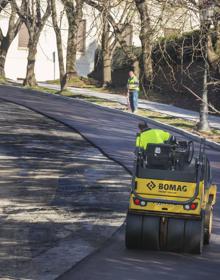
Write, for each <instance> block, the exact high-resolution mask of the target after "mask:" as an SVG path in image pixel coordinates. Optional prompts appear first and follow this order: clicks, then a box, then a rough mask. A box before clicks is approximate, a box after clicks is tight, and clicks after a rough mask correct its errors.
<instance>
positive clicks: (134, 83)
mask: <svg viewBox="0 0 220 280" xmlns="http://www.w3.org/2000/svg"><path fill="white" fill-rule="evenodd" d="M128 90H129V91H132V90H137V91H139V81H138V78H137V77H135V76H134V77H132V78H129V79H128Z"/></svg>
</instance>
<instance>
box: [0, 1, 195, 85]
mask: <svg viewBox="0 0 220 280" xmlns="http://www.w3.org/2000/svg"><path fill="white" fill-rule="evenodd" d="M57 3H59V2H57ZM61 7H62V6H60V11H59V12H58V15H59V14H60V12H61ZM58 8H59V7H58ZM155 9H157V10H155ZM151 13H152V14H154V15H157V14H160V10H158V8H155V7H153V6H152V8H151ZM171 14H173V12H172V13H171ZM97 15H98V14H97V12H96V11H95V10H94V9H92V8H91V7H88V6H86V7H85V9H84V19H85V20H86V48H85V52H83V53H80V52H78V53H77V61H76V69H77V72H78V74H79V75H80V76H87V75H88V73H90V72H91V71H92V70H93V68H94V57H95V51H96V49H97V47H98V45H99V41H100V40H99V39H100V28H99V27H100V18H99V16H97ZM170 17H171V15H169V16H168V18H170ZM178 21H179V19H178V16H175V17H173V19H172V20H169V21H168V23H169V25H170V26H171V27H173V26H175V22H178ZM152 22H153V17H152ZM168 23H164V25H166V24H168ZM179 24H180V23H179ZM7 25H8V17H7V15H2V14H1V15H0V26H1V27H2V29H3V31H5V32H6V30H7ZM139 26H140V24H139V19H138V17H135V18H134V22H133V32H134V33H133V36H132V44H133V45H135V46H140V40H139ZM176 26H177V25H176ZM159 28H160V29H161V35H162V33H163V32H162V29H163V26H160V27H159ZM187 28H190V27H187ZM185 29H186V28H184V31H185ZM158 34H160V33H158ZM62 39H63V47H64V58H65V56H66V42H67V22H66V20H65V18H64V17H63V20H62ZM53 52H55V57H56V60H55V70H54V62H53ZM27 55H28V50H27V49H24V48H23V49H21V48H19V47H18V36H17V37H16V38H15V40H14V41H13V42H12V44H11V47H10V49H9V52H8V55H7V58H6V67H5V72H6V77H8V78H10V79H13V80H17V79H24V78H25V74H26V65H27ZM35 74H36V79H37V80H38V81H45V80H53V79H58V78H59V67H58V59H57V50H56V38H55V33H54V30H53V28H52V20H51V18H50V19H49V20H48V22H47V24H46V26H45V28H44V30H43V32H42V34H41V37H40V40H39V44H38V52H37V56H36V67H35Z"/></svg>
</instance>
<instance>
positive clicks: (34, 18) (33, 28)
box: [11, 0, 51, 86]
mask: <svg viewBox="0 0 220 280" xmlns="http://www.w3.org/2000/svg"><path fill="white" fill-rule="evenodd" d="M11 1H12V4H13V6H14V9H16V11H17V13H18V15H19V17H20V18H21V20H22V21H23V22H24V23H25V25H26V27H27V29H28V34H29V42H28V58H27V72H26V78H25V80H24V85H25V86H35V85H36V84H37V82H36V78H35V72H34V68H35V62H36V54H37V45H38V42H39V38H40V35H41V32H42V30H43V28H44V26H45V24H46V21H47V20H48V18H49V16H50V13H51V5H50V4H51V3H50V1H47V4H46V7H45V9H44V6H43V4H45V2H44V1H42V0H26V1H25V5H24V8H22V9H21V8H19V7H18V4H17V1H16V0H11Z"/></svg>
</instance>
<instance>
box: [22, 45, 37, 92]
mask: <svg viewBox="0 0 220 280" xmlns="http://www.w3.org/2000/svg"><path fill="white" fill-rule="evenodd" d="M36 54H37V44H36V42H35V44H30V43H29V50H28V59H27V60H28V62H27V73H26V78H25V80H24V86H30V87H33V86H36V85H37V81H36V78H35V72H34V68H35V62H36Z"/></svg>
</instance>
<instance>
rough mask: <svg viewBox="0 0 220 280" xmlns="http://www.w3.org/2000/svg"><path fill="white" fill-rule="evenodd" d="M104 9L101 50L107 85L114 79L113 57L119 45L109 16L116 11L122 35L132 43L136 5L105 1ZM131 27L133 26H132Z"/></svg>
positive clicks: (104, 84) (104, 83) (104, 77)
mask: <svg viewBox="0 0 220 280" xmlns="http://www.w3.org/2000/svg"><path fill="white" fill-rule="evenodd" d="M103 7H104V10H103V12H102V13H101V18H102V20H101V29H102V32H101V33H102V35H101V50H102V61H103V69H102V72H103V75H102V76H103V86H104V87H106V86H108V85H109V84H111V81H112V75H111V72H112V57H113V54H114V51H115V48H116V47H117V46H119V44H118V40H117V37H116V36H115V32H114V30H113V29H112V28H111V25H110V23H109V21H108V16H109V14H111V12H112V13H113V10H114V11H117V12H115V13H114V16H115V18H116V19H115V21H116V22H117V25H118V27H119V30H120V33H121V37H123V38H124V40H125V41H130V42H127V44H128V45H129V44H132V42H131V40H129V39H131V38H132V31H133V30H132V25H131V24H132V17H133V14H134V5H133V3H132V2H130V1H126V2H125V3H122V2H121V1H109V0H108V1H104V2H103ZM130 27H131V28H130Z"/></svg>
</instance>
